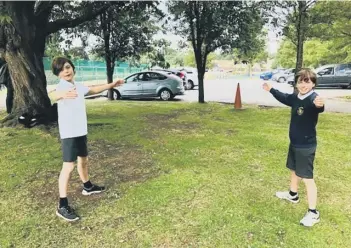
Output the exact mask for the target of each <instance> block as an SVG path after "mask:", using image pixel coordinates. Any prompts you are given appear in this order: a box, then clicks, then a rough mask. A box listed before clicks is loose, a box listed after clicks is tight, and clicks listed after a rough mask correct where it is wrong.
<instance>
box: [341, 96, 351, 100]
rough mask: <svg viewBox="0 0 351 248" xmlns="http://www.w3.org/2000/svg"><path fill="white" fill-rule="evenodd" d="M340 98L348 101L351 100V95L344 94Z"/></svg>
mask: <svg viewBox="0 0 351 248" xmlns="http://www.w3.org/2000/svg"><path fill="white" fill-rule="evenodd" d="M340 98H342V99H344V100H346V101H351V96H342V97H340Z"/></svg>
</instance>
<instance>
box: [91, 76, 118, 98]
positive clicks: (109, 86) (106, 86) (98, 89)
mask: <svg viewBox="0 0 351 248" xmlns="http://www.w3.org/2000/svg"><path fill="white" fill-rule="evenodd" d="M122 84H124V80H123V79H118V80H117V81H116V82H113V83H109V84H103V85H97V86H91V87H89V91H88V93H87V94H86V95H95V94H99V93H101V92H103V91H105V90H109V89H112V88H114V87H117V86H120V85H122Z"/></svg>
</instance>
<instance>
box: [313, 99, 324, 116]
mask: <svg viewBox="0 0 351 248" xmlns="http://www.w3.org/2000/svg"><path fill="white" fill-rule="evenodd" d="M313 103H314V105H315V106H316V109H317V112H318V113H322V112H324V100H323V99H322V98H321V97H320V96H316V98H315V99H314V100H313Z"/></svg>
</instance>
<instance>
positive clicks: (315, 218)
mask: <svg viewBox="0 0 351 248" xmlns="http://www.w3.org/2000/svg"><path fill="white" fill-rule="evenodd" d="M320 221H321V219H320V218H319V212H318V211H317V213H316V214H315V213H313V212H311V211H308V212H307V213H306V214H305V216H304V217H303V218H302V220H300V224H301V225H303V226H307V227H311V226H313V225H314V224H317V223H319V222H320Z"/></svg>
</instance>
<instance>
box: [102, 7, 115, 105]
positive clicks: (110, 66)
mask: <svg viewBox="0 0 351 248" xmlns="http://www.w3.org/2000/svg"><path fill="white" fill-rule="evenodd" d="M108 14H109V13H108V12H106V13H102V14H101V15H100V20H101V27H102V33H103V37H104V45H105V47H104V48H105V62H106V74H107V83H112V82H113V70H114V68H115V66H114V61H113V59H112V58H111V51H110V35H111V30H110V25H109V20H108V19H109V16H108ZM107 98H108V100H113V89H109V90H108V93H107Z"/></svg>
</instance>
